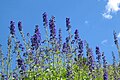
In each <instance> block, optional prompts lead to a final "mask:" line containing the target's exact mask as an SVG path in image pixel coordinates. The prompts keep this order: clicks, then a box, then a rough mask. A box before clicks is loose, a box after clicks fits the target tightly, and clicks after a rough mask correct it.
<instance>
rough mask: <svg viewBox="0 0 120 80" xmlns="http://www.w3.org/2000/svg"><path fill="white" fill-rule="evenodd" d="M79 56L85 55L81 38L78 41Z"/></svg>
mask: <svg viewBox="0 0 120 80" xmlns="http://www.w3.org/2000/svg"><path fill="white" fill-rule="evenodd" d="M78 53H79V54H78V58H82V57H83V41H82V40H79V42H78Z"/></svg>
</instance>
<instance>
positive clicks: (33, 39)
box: [31, 25, 41, 50]
mask: <svg viewBox="0 0 120 80" xmlns="http://www.w3.org/2000/svg"><path fill="white" fill-rule="evenodd" d="M40 42H41V35H40V32H39V28H38V25H36V28H35V33H34V35H33V36H32V37H31V43H32V45H31V46H32V47H33V49H34V48H35V49H36V50H37V49H38V47H39V46H40Z"/></svg>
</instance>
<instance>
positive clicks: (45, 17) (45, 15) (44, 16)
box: [43, 12, 48, 27]
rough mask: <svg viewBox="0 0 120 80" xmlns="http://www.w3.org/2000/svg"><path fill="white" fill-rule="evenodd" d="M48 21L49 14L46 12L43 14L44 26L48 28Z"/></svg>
mask: <svg viewBox="0 0 120 80" xmlns="http://www.w3.org/2000/svg"><path fill="white" fill-rule="evenodd" d="M47 23H48V21H47V14H46V12H44V13H43V25H44V26H45V27H46V26H47V25H48V24H47Z"/></svg>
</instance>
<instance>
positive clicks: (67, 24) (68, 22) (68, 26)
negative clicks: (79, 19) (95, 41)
mask: <svg viewBox="0 0 120 80" xmlns="http://www.w3.org/2000/svg"><path fill="white" fill-rule="evenodd" d="M66 27H67V31H69V30H70V28H71V25H70V18H66Z"/></svg>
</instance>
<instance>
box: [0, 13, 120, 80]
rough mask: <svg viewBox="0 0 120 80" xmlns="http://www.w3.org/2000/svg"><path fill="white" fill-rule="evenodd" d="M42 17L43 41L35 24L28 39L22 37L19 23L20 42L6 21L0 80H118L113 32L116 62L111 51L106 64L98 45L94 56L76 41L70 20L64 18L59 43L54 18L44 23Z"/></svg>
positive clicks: (119, 50) (59, 33) (21, 28)
mask: <svg viewBox="0 0 120 80" xmlns="http://www.w3.org/2000/svg"><path fill="white" fill-rule="evenodd" d="M42 16H43V26H44V29H45V36H46V38H45V39H42V37H41V32H40V29H39V26H38V25H36V26H35V30H34V34H33V35H32V36H31V35H30V33H27V35H24V32H23V26H22V23H21V22H20V21H19V22H18V30H19V32H20V35H21V37H22V41H20V40H19V39H18V38H17V37H16V30H15V28H16V27H15V23H14V21H11V22H10V27H9V29H10V35H9V37H8V43H7V44H8V47H7V56H5V54H3V52H2V48H1V47H2V45H0V64H1V66H0V79H1V80H120V47H119V43H118V40H117V36H116V32H115V31H114V32H113V35H114V43H115V45H116V47H117V49H118V53H119V54H118V55H119V62H117V61H116V58H115V55H114V52H111V55H112V56H113V58H112V59H113V64H108V63H107V61H106V57H105V55H104V52H101V51H100V48H99V47H98V46H96V48H95V53H96V57H95V56H94V54H93V53H94V52H93V50H92V48H91V47H90V46H89V44H88V43H87V41H85V40H82V39H81V38H80V36H79V31H78V29H76V30H75V31H74V34H72V31H71V28H72V27H71V24H70V18H66V28H67V29H66V31H67V32H68V36H67V37H66V39H65V40H64V41H63V39H62V30H61V29H59V30H58V34H57V33H56V31H57V30H56V25H55V17H54V16H52V17H51V18H50V20H49V21H48V18H47V14H46V12H45V13H43V15H42ZM84 55H86V56H84Z"/></svg>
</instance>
